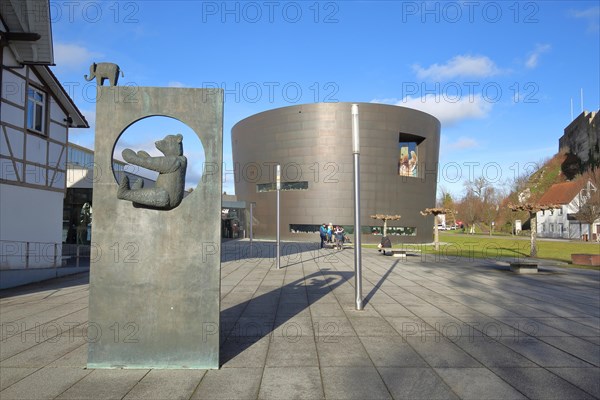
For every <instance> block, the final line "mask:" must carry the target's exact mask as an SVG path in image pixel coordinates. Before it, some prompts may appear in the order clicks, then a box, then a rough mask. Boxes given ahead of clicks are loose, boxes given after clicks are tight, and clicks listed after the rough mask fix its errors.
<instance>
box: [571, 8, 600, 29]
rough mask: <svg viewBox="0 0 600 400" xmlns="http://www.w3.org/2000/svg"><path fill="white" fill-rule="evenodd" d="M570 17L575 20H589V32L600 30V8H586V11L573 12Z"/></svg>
mask: <svg viewBox="0 0 600 400" xmlns="http://www.w3.org/2000/svg"><path fill="white" fill-rule="evenodd" d="M570 15H571V17H573V18H579V19H584V20H587V22H588V31H589V32H598V31H599V30H600V6H594V7H590V8H586V9H585V10H571V12H570Z"/></svg>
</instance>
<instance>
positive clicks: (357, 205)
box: [352, 104, 363, 311]
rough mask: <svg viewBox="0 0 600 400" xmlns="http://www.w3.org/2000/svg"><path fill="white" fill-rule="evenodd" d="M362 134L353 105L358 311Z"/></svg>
mask: <svg viewBox="0 0 600 400" xmlns="http://www.w3.org/2000/svg"><path fill="white" fill-rule="evenodd" d="M359 139H360V132H359V129H358V104H352V154H353V155H354V290H355V293H356V309H357V310H359V311H360V310H362V309H363V298H362V254H361V243H360V232H361V231H360V140H359Z"/></svg>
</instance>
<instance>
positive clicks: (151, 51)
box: [51, 0, 600, 196]
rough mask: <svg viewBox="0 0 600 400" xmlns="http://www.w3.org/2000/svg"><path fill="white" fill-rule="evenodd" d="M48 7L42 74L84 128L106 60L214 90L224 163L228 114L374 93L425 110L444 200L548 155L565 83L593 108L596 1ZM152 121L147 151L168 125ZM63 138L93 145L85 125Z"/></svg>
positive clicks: (599, 40)
mask: <svg viewBox="0 0 600 400" xmlns="http://www.w3.org/2000/svg"><path fill="white" fill-rule="evenodd" d="M51 12H52V23H53V38H54V49H55V62H56V64H57V66H56V67H53V71H54V72H55V74H56V75H57V76H58V78H59V80H60V81H61V82H62V83H63V85H65V87H66V88H67V90H68V91H69V93H70V94H71V97H72V98H73V99H74V101H75V103H76V104H77V105H78V107H79V108H80V109H81V110H82V111H83V112H84V114H85V115H86V117H87V118H88V121H90V122H91V123H92V125H93V124H94V121H95V115H94V110H95V103H94V96H95V92H94V89H93V87H94V85H95V83H94V82H91V83H89V82H86V81H85V80H84V79H83V75H84V74H86V73H87V70H88V67H89V65H90V64H91V63H92V62H93V61H96V62H101V61H111V62H116V63H118V64H119V65H120V66H121V68H122V69H123V71H124V73H125V77H124V78H121V80H120V82H119V84H130V85H138V86H174V87H215V86H219V87H223V88H225V90H226V95H225V116H224V127H223V128H224V131H223V132H224V155H223V157H224V163H225V168H226V169H231V168H232V158H231V140H230V132H231V127H232V126H233V125H234V124H235V123H236V122H238V121H240V120H241V119H243V118H246V117H248V116H250V115H253V114H255V113H258V112H261V111H265V110H269V109H273V108H277V107H283V106H289V105H294V104H303V103H313V102H316V101H349V102H382V103H387V104H397V105H401V106H406V107H412V108H417V109H421V110H423V111H426V112H429V113H431V114H432V115H434V116H436V117H437V118H438V119H440V121H441V122H442V131H441V149H440V174H439V175H440V176H439V187H443V188H444V189H445V190H448V191H450V192H451V193H453V194H454V195H456V196H459V195H460V194H461V193H462V189H463V186H462V181H463V180H464V179H468V178H469V177H472V178H475V177H478V176H481V175H483V176H485V177H486V178H487V179H488V180H489V181H490V182H491V183H493V184H501V183H502V182H504V181H505V180H506V179H510V178H512V177H514V176H515V174H520V173H523V172H525V171H527V170H530V169H531V168H532V165H533V163H537V162H539V161H541V160H543V159H545V158H548V157H550V156H552V155H553V154H555V153H556V152H557V150H558V138H559V137H560V136H561V135H562V133H563V129H564V128H565V127H566V126H567V125H568V124H569V122H570V121H571V99H572V102H573V113H574V115H575V116H577V115H578V114H579V113H580V112H581V90H583V106H584V109H586V110H588V111H596V110H598V109H599V108H600V98H599V96H600V72H599V71H600V27H599V25H600V22H599V21H600V2H599V1H522V2H515V1H507V2H492V1H489V2H480V1H465V2H462V1H461V2H433V1H432V2H421V1H417V2H410V1H404V2H400V1H397V2H394V1H384V2H376V1H368V2H366V1H365V2H362V1H339V2H337V1H324V2H315V1H308V2H299V1H281V2H280V1H264V2H263V1H249V2H248V1H245V2H235V1H232V2H222V1H166V0H162V1H146V0H145V1H118V2H117V1H84V2H79V1H65V2H61V1H52V2H51ZM152 126H153V127H155V128H157V129H158V128H160V129H159V132H156V133H155V134H154V133H153V135H152V137H151V139H148V140H146V142H147V143H146V146H147V147H151V143H153V142H154V141H155V140H157V139H158V138H160V137H162V136H164V135H166V134H169V133H179V128H178V127H174V128H171V127H170V126H169V125H168V124H166V125H163V124H162V122H160V123H155V124H153V125H152ZM148 129H149V128H148V126H145V127H143V129H141V130H140V132H143V133H145V134H147V133H148ZM161 129H162V130H161ZM171 129H177V131H172V130H171ZM132 135H134V136H132V139H131V142H132V143H133V142H135V141H136V140H138V142H139V141H140V140H141V139H139V137H140V133H137V135H138V136H137V137H138V139H134V138H135V137H136V136H135V135H136V133H133V134H132ZM186 138H187V136H186ZM70 140H71V141H72V142H75V143H78V144H81V145H83V146H87V147H90V148H93V142H94V134H93V126H92V129H89V130H83V129H74V130H71V132H70ZM185 143H187V142H186V139H184V144H185ZM194 153H201V152H198V151H196V149H194ZM189 175H190V179H192V180H193V179H197V178H198V176H199V173H198V171H194V170H192V171H190V173H189ZM223 190H225V191H227V192H228V193H233V192H234V188H233V179H232V175H231V174H228V175H226V176H225V178H224V182H223Z"/></svg>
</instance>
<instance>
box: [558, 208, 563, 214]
mask: <svg viewBox="0 0 600 400" xmlns="http://www.w3.org/2000/svg"><path fill="white" fill-rule="evenodd" d="M558 215H563V209H562V207H561V208H559V209H558Z"/></svg>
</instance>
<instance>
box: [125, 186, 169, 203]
mask: <svg viewBox="0 0 600 400" xmlns="http://www.w3.org/2000/svg"><path fill="white" fill-rule="evenodd" d="M124 200H130V201H132V202H133V203H134V205H141V206H149V207H156V208H166V207H168V206H169V193H168V192H167V191H166V190H165V189H162V188H148V189H137V190H130V191H129V192H128V193H127V198H126V199H124Z"/></svg>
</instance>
